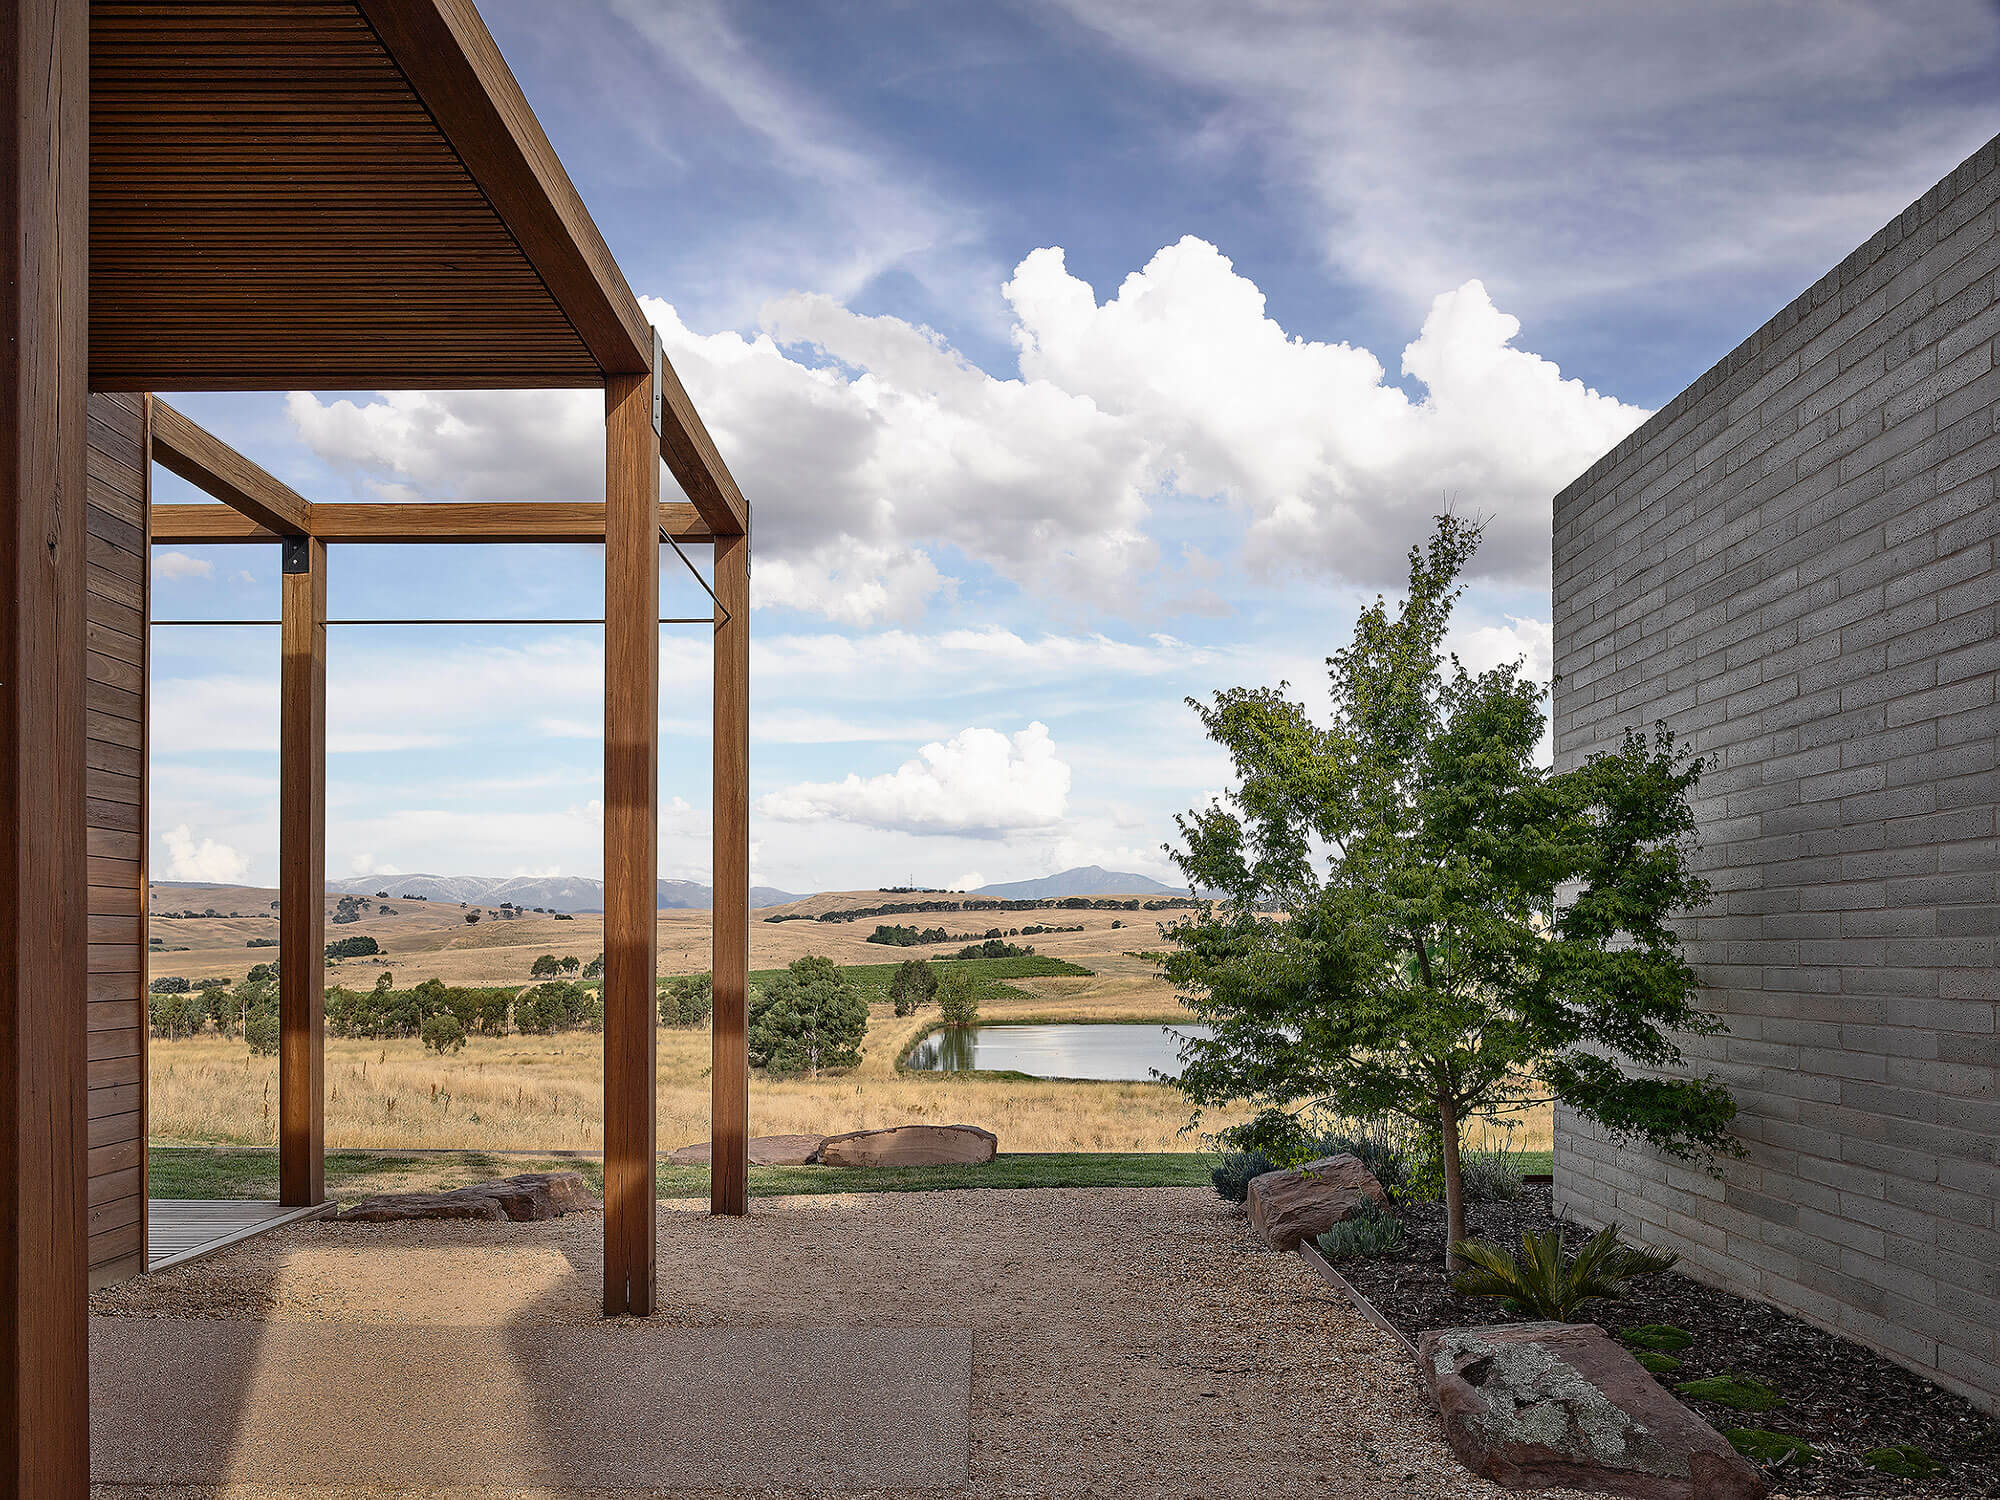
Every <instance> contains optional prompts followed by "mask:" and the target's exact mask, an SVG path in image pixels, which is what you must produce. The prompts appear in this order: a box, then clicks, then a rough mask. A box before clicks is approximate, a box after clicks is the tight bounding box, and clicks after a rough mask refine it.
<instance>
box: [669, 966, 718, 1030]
mask: <svg viewBox="0 0 2000 1500" xmlns="http://www.w3.org/2000/svg"><path fill="white" fill-rule="evenodd" d="M714 1013H715V979H714V976H712V975H710V974H686V975H683V976H681V977H680V978H678V979H666V980H662V981H661V982H660V1024H661V1025H662V1026H677V1027H687V1028H689V1029H692V1028H694V1027H697V1026H706V1025H707V1024H708V1018H709V1017H710V1016H711V1015H713V1014H714Z"/></svg>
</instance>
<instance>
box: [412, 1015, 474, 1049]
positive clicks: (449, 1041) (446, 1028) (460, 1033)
mask: <svg viewBox="0 0 2000 1500" xmlns="http://www.w3.org/2000/svg"><path fill="white" fill-rule="evenodd" d="M422 1035H423V1039H424V1046H426V1047H427V1048H429V1049H430V1050H431V1051H432V1052H435V1053H437V1055H438V1056H439V1057H443V1056H444V1055H445V1054H446V1053H447V1052H460V1051H463V1050H464V1048H465V1026H464V1024H463V1023H462V1022H460V1020H459V1019H458V1017H457V1016H455V1015H453V1014H452V1013H451V1012H450V1011H448V1010H440V1011H433V1012H432V1013H431V1014H430V1015H427V1016H425V1017H424V1022H423V1027H422Z"/></svg>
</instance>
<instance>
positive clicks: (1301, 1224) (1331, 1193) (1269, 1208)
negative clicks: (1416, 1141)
mask: <svg viewBox="0 0 2000 1500" xmlns="http://www.w3.org/2000/svg"><path fill="white" fill-rule="evenodd" d="M1370 1198H1372V1199H1374V1201H1375V1202H1377V1203H1382V1204H1386V1203H1387V1202H1388V1201H1389V1195H1388V1194H1387V1193H1385V1192H1383V1191H1382V1184H1381V1183H1379V1182H1377V1181H1376V1180H1375V1174H1374V1173H1373V1172H1371V1171H1369V1170H1368V1168H1367V1167H1365V1166H1364V1165H1362V1163H1361V1159H1360V1158H1359V1157H1355V1156H1323V1157H1321V1158H1320V1159H1319V1160H1318V1161H1309V1162H1307V1163H1306V1164H1305V1165H1304V1166H1302V1167H1294V1168H1292V1169H1291V1170H1289V1171H1284V1172H1266V1173H1265V1174H1264V1175H1263V1176H1261V1177H1253V1178H1251V1179H1250V1198H1249V1203H1250V1222H1251V1223H1252V1224H1253V1225H1255V1226H1256V1229H1257V1232H1258V1233H1259V1234H1261V1235H1262V1236H1263V1237H1264V1239H1265V1242H1266V1243H1268V1244H1269V1245H1270V1246H1271V1247H1272V1248H1273V1249H1276V1250H1296V1249H1298V1247H1299V1241H1300V1240H1309V1239H1312V1238H1314V1237H1316V1236H1318V1235H1322V1234H1325V1233H1326V1232H1327V1230H1329V1229H1331V1228H1333V1226H1334V1225H1336V1224H1338V1223H1339V1222H1340V1221H1341V1220H1343V1219H1346V1218H1349V1217H1351V1216H1352V1215H1353V1214H1355V1213H1356V1212H1357V1211H1359V1209H1360V1207H1361V1204H1362V1202H1363V1200H1364V1199H1370Z"/></svg>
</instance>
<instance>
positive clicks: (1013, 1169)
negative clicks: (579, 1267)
mask: <svg viewBox="0 0 2000 1500" xmlns="http://www.w3.org/2000/svg"><path fill="white" fill-rule="evenodd" d="M1214 1160H1215V1159H1214V1158H1213V1157H1211V1156H1208V1155H1206V1154H1204V1153H1202V1152H1195V1151H1157V1152H1138V1151H1134V1152H1050V1153H1045V1154H1036V1153H1029V1152H1018V1153H1008V1152H1003V1153H1002V1154H1001V1155H999V1156H998V1157H996V1158H994V1160H993V1161H991V1162H989V1163H987V1164H986V1165H985V1166H981V1167H752V1168H751V1169H750V1196H751V1197H753V1198H774V1197H782V1196H784V1195H786V1194H790V1193H908V1192H920V1191H923V1190H925V1189H931V1190H936V1189H942V1188H1052V1187H1176V1186H1182V1185H1186V1184H1190V1183H1192V1184H1197V1185H1201V1184H1206V1183H1207V1182H1208V1173H1209V1168H1210V1167H1211V1166H1213V1165H1214ZM151 1170H152V1195H153V1196H154V1197H155V1198H275V1197H276V1196H277V1194H278V1157H277V1153H276V1152H275V1151H245V1150H209V1149H204V1148H195V1147H156V1148H155V1149H154V1150H153V1152H152V1154H151ZM548 1171H574V1172H581V1173H582V1174H583V1175H584V1176H585V1177H587V1178H589V1179H590V1181H591V1183H592V1184H593V1185H595V1186H596V1187H598V1188H599V1189H600V1190H601V1189H602V1187H603V1184H604V1165H603V1163H602V1162H600V1161H598V1160H596V1159H595V1158H591V1157H573V1158H557V1157H547V1158H538V1157H523V1156H496V1155H493V1154H490V1153H487V1152H483V1151H452V1152H441V1153H438V1154H436V1155H400V1154H397V1153H395V1152H379V1151H329V1152H328V1153H327V1157H326V1185H327V1191H328V1193H329V1194H330V1195H331V1196H333V1197H335V1198H338V1199H340V1200H341V1201H342V1202H349V1203H351V1202H353V1201H354V1200H355V1199H356V1198H363V1197H366V1196H367V1195H368V1194H370V1193H375V1192H389V1191H420V1190H437V1189H443V1188H451V1187H457V1186H460V1185H462V1184H464V1183H468V1182H484V1181H487V1180H489V1179H491V1178H495V1177H507V1176H511V1175H512V1174H514V1173H516V1172H548ZM659 1193H660V1196H661V1197H662V1198H705V1197H707V1196H708V1169H707V1168H706V1167H676V1166H669V1165H667V1164H666V1163H665V1162H662V1163H661V1164H660V1168H659Z"/></svg>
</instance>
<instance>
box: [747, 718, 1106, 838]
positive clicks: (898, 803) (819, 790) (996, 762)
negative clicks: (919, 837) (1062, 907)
mask: <svg viewBox="0 0 2000 1500" xmlns="http://www.w3.org/2000/svg"><path fill="white" fill-rule="evenodd" d="M1069 782H1070V770H1069V766H1068V765H1067V764H1066V763H1065V762H1064V761H1063V760H1062V759H1061V758H1060V757H1059V756H1058V755H1057V754H1056V747H1055V741H1054V740H1052V739H1051V738H1050V737H1049V731H1048V726H1047V725H1045V724H1041V723H1034V724H1030V725H1029V726H1028V727H1027V728H1026V729H1023V730H1022V731H1020V733H1018V734H1015V735H1013V736H1011V737H1010V736H1008V735H1005V734H1002V733H1001V732H1000V731H999V730H997V729H980V728H973V729H966V730H963V731H961V732H960V733H958V734H955V735H953V736H952V737H951V738H950V739H949V740H946V741H942V742H933V743H931V744H928V745H926V746H924V747H923V749H922V750H920V751H919V752H918V753H917V757H916V758H915V759H914V760H908V761H905V762H904V763H903V764H902V765H900V766H898V767H897V768H896V769H895V770H894V771H890V772H887V773H885V774H883V775H880V776H870V777H867V778H865V779H864V778H863V777H861V776H858V775H855V774H854V773H852V772H850V773H849V774H848V776H847V778H846V779H845V780H843V781H835V782H801V783H799V784H798V785H796V786H791V787H787V788H786V789H785V790H783V791H779V792H771V793H769V794H768V795H766V796H764V797H762V798H760V799H759V800H758V803H757V811H758V812H759V813H761V814H762V815H763V816H765V817H767V818H774V819H777V820H778V821H780V822H787V823H811V822H822V821H827V820H838V821H841V822H846V823H855V824H859V825H861V826H863V827H866V828H880V829H888V830H893V831H897V832H903V833H955V834H961V835H972V836H975V837H981V836H986V837H991V836H998V835H1000V834H1004V833H1009V832H1014V831H1017V830H1021V829H1034V828H1050V827H1053V826H1055V825H1056V824H1058V823H1060V822H1061V821H1062V819H1063V816H1064V814H1065V813H1066V812H1067V810H1068V807H1069Z"/></svg>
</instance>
